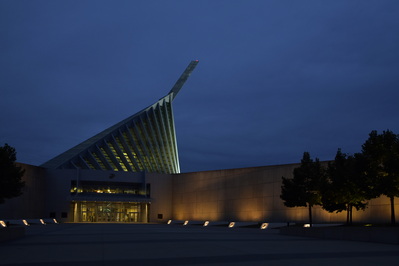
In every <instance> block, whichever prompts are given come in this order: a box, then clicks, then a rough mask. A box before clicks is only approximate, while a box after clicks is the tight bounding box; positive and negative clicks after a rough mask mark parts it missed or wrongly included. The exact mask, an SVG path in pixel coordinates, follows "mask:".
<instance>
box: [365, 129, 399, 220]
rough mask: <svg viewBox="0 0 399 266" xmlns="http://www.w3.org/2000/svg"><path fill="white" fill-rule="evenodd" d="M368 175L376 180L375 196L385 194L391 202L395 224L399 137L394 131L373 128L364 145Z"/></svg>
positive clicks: (398, 180) (397, 194)
mask: <svg viewBox="0 0 399 266" xmlns="http://www.w3.org/2000/svg"><path fill="white" fill-rule="evenodd" d="M362 154H363V156H364V157H365V159H366V162H367V168H366V171H365V173H366V176H368V177H370V178H373V180H374V195H372V196H374V197H377V196H379V195H385V196H387V197H388V198H389V199H390V202H391V224H392V225H394V224H395V197H398V196H399V137H398V135H396V134H394V133H393V132H392V131H390V130H387V131H383V132H382V134H378V133H377V131H375V130H373V131H371V133H370V134H369V138H368V139H367V140H366V142H365V143H364V144H363V145H362Z"/></svg>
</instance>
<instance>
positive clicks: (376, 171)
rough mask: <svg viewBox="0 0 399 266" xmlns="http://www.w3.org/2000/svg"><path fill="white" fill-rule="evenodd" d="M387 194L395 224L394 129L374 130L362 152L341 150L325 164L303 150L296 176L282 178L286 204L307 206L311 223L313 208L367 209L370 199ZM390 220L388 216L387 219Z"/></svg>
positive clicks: (398, 171)
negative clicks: (350, 153) (332, 159)
mask: <svg viewBox="0 0 399 266" xmlns="http://www.w3.org/2000/svg"><path fill="white" fill-rule="evenodd" d="M381 195H385V196H387V197H388V198H389V199H390V205H391V217H390V220H391V224H392V225H395V223H396V221H395V197H398V196H399V135H396V134H394V133H393V132H392V131H390V130H387V131H383V132H382V134H378V133H377V131H372V132H371V133H370V134H369V138H368V139H367V140H366V142H365V143H364V144H363V145H362V149H361V152H359V153H355V154H353V155H348V154H345V153H343V152H342V151H341V149H338V151H337V154H336V156H335V159H334V161H331V162H329V163H328V165H327V166H322V164H321V163H320V162H319V159H317V158H316V159H315V160H313V159H311V157H310V154H309V153H308V152H304V154H303V157H302V160H301V165H300V166H299V167H297V168H295V169H294V172H293V178H285V177H282V186H281V195H280V197H281V199H282V200H283V201H284V205H285V206H287V207H308V209H309V223H310V225H312V207H313V206H316V205H319V206H321V207H322V208H323V209H324V210H326V211H328V212H341V211H346V213H347V224H352V211H353V209H356V210H364V209H366V208H367V204H368V201H369V200H370V199H373V198H377V197H380V196H381ZM387 219H388V218H387Z"/></svg>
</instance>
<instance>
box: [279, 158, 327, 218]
mask: <svg viewBox="0 0 399 266" xmlns="http://www.w3.org/2000/svg"><path fill="white" fill-rule="evenodd" d="M323 180H324V169H323V168H322V167H321V165H320V162H319V159H317V158H316V159H315V161H313V160H312V159H311V158H310V154H309V153H308V152H304V153H303V158H302V160H301V165H300V166H299V167H297V168H295V169H294V171H293V178H285V177H282V186H281V195H280V198H281V199H282V200H283V201H284V205H285V206H287V207H308V209H309V224H310V226H312V222H313V221H312V207H313V206H315V205H320V204H321V192H320V191H321V187H322V184H323Z"/></svg>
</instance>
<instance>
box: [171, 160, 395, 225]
mask: <svg viewBox="0 0 399 266" xmlns="http://www.w3.org/2000/svg"><path fill="white" fill-rule="evenodd" d="M298 166H299V164H288V165H275V166H264V167H253V168H241V169H230V170H218V171H205V172H194V173H185V174H179V175H174V177H173V219H175V220H201V221H203V220H213V221H214V220H219V221H259V222H261V221H265V222H303V223H306V222H308V209H307V208H305V207H301V208H287V207H285V206H284V204H283V201H282V200H281V199H280V193H281V177H282V176H284V177H287V178H291V177H292V172H293V170H294V168H296V167H298ZM397 201H399V199H398V200H397ZM396 213H398V215H399V205H398V204H396ZM313 218H314V222H315V223H322V222H329V223H334V222H345V221H346V213H345V212H342V213H339V214H336V213H328V212H326V211H324V210H323V209H322V208H321V207H314V208H313ZM389 219H390V205H389V200H388V199H387V198H385V197H381V198H378V199H374V200H372V201H370V203H369V208H368V209H367V210H366V211H364V212H363V211H359V212H356V211H354V214H353V221H354V222H356V221H362V222H380V223H389V221H390V220H389Z"/></svg>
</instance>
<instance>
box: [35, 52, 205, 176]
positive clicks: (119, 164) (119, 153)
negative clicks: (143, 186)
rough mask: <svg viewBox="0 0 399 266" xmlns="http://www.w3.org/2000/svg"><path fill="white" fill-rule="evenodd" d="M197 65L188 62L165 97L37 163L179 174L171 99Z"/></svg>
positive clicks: (77, 167) (61, 166)
mask: <svg viewBox="0 0 399 266" xmlns="http://www.w3.org/2000/svg"><path fill="white" fill-rule="evenodd" d="M197 64H198V60H197V61H192V62H191V63H190V64H189V65H188V67H187V68H186V70H185V71H184V72H183V74H182V75H181V76H180V78H179V79H178V80H177V82H176V84H175V85H174V86H173V88H172V90H171V91H170V92H169V93H168V94H167V95H166V96H165V97H163V98H161V99H159V100H158V101H157V102H155V103H154V104H152V105H150V106H148V107H147V108H144V109H143V110H141V111H139V112H138V113H136V114H134V115H132V116H130V117H128V118H126V119H124V120H122V121H121V122H119V123H117V124H115V125H113V126H111V127H109V128H108V129H105V130H104V131H102V132H100V133H98V134H97V135H95V136H93V137H91V138H89V139H87V140H86V141H83V142H82V143H80V144H78V145H76V146H75V147H73V148H71V149H69V150H67V151H65V152H64V153H62V154H60V155H58V156H56V157H54V158H53V159H51V160H49V161H47V162H46V163H44V164H42V165H41V166H42V167H45V168H52V169H95V170H111V171H127V172H142V171H147V172H157V173H180V165H179V156H178V150H177V140H176V132H175V124H174V118H173V110H172V100H173V99H174V97H176V95H177V93H178V92H179V91H180V89H181V87H182V86H183V84H184V83H185V81H186V80H187V78H188V77H189V76H190V74H191V72H192V71H193V70H194V68H195V66H196V65H197Z"/></svg>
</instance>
